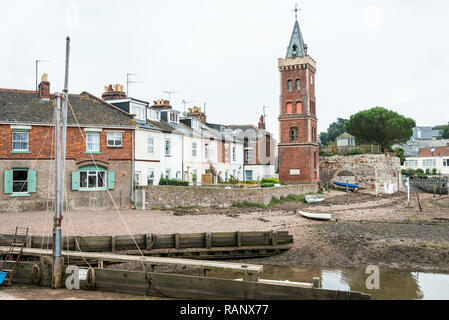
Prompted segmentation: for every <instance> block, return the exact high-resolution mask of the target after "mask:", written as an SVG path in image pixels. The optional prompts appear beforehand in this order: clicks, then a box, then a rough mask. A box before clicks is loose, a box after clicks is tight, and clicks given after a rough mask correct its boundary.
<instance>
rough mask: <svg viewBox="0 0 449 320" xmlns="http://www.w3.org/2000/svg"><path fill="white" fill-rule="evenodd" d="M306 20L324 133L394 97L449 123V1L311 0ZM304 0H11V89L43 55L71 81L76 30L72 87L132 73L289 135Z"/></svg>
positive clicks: (226, 119) (4, 48) (419, 115)
mask: <svg viewBox="0 0 449 320" xmlns="http://www.w3.org/2000/svg"><path fill="white" fill-rule="evenodd" d="M299 3H300V7H301V11H300V14H299V20H300V25H301V29H302V32H303V36H304V38H305V41H306V42H307V44H308V47H309V54H310V55H311V56H312V57H313V58H314V59H315V60H316V61H317V65H318V73H317V77H316V84H317V92H316V94H317V113H318V118H319V129H320V131H323V130H326V129H327V127H328V126H329V124H330V123H331V122H333V121H334V120H335V119H336V118H337V117H343V118H347V117H349V116H350V115H351V114H353V113H355V112H357V111H360V110H363V109H366V108H371V107H374V106H384V107H387V108H390V109H393V110H395V111H397V112H399V113H401V114H404V115H406V116H409V117H412V118H414V119H415V120H416V121H417V124H418V125H436V124H443V123H447V122H448V121H449V111H448V108H449V90H448V82H449V81H448V76H449V62H448V57H449V41H448V31H449V1H447V0H429V1H424V0H340V1H335V0H304V1H299ZM294 4H295V1H294V0H264V1H262V0H258V1H256V0H245V1H241V0H240V1H238V0H227V1H215V0H188V1H186V0H164V1H155V0H151V1H143V0H142V1H137V0H135V1H117V0H108V1H103V0H98V1H95V0H90V1H89V0H81V1H61V0H48V1H44V0H40V1H36V0H33V1H15V2H13V1H8V2H6V3H4V4H3V6H2V9H1V11H0V30H1V35H2V41H1V45H0V87H3V88H21V89H31V90H32V89H34V86H35V69H34V68H35V60H36V59H50V60H51V62H50V63H43V64H41V67H40V73H42V72H47V73H49V80H50V81H51V83H52V92H54V91H60V90H61V89H62V87H63V76H64V74H63V73H64V50H65V37H66V36H67V35H70V37H71V39H72V55H71V75H70V92H73V93H80V92H82V91H89V92H91V93H93V94H95V95H97V96H101V93H102V92H103V87H104V86H105V85H107V84H109V83H111V84H114V83H120V84H125V82H126V73H137V74H139V77H137V78H136V80H140V81H142V83H139V84H134V85H133V86H132V87H131V88H130V95H131V96H133V97H135V98H138V99H143V100H148V101H153V100H156V99H159V98H167V96H166V95H164V94H163V91H164V90H173V91H178V92H179V93H178V94H176V95H175V96H174V98H173V99H172V100H173V104H174V106H175V107H176V108H177V109H179V110H180V111H182V109H183V106H182V104H181V101H182V99H186V100H187V101H193V102H194V103H191V104H190V105H189V107H191V106H193V105H199V106H202V104H203V103H204V102H207V113H208V121H210V122H215V123H223V124H249V123H253V124H257V121H258V118H259V116H260V115H261V114H262V110H263V109H262V107H263V106H270V107H271V108H270V109H268V110H267V113H268V115H269V116H270V117H269V118H268V119H267V120H268V129H269V130H270V131H272V132H274V133H276V134H277V133H278V122H277V116H278V112H279V91H280V89H279V72H278V69H277V59H278V58H280V57H285V54H286V48H287V45H288V42H289V39H290V35H291V32H292V29H293V24H294V13H293V12H291V10H292V9H293V8H294Z"/></svg>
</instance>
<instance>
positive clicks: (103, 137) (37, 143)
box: [0, 125, 133, 161]
mask: <svg viewBox="0 0 449 320" xmlns="http://www.w3.org/2000/svg"><path fill="white" fill-rule="evenodd" d="M106 130H108V129H103V131H102V132H101V134H100V151H101V154H93V155H92V156H93V157H94V159H95V160H100V161H110V160H131V159H132V132H133V130H122V129H110V130H111V131H114V130H116V131H123V147H122V148H110V147H108V146H107V132H106ZM12 131H13V129H12V128H11V126H10V125H0V159H36V158H38V159H50V158H54V145H53V141H54V128H51V127H44V126H32V128H31V130H30V131H29V150H30V153H11V151H12ZM47 135H48V137H47ZM85 135H86V132H85V131H84V128H81V130H80V129H78V128H74V127H68V128H67V159H73V160H75V161H84V160H91V159H92V158H91V155H90V154H86V143H85V142H84V140H83V136H84V139H86V137H85ZM45 137H47V140H45ZM39 152H40V154H39Z"/></svg>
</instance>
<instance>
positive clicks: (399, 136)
mask: <svg viewBox="0 0 449 320" xmlns="http://www.w3.org/2000/svg"><path fill="white" fill-rule="evenodd" d="M345 126H346V131H347V132H348V133H350V134H352V135H353V136H354V137H356V139H357V141H358V142H359V143H367V144H378V145H380V146H381V147H382V150H385V149H386V148H390V147H391V146H392V145H393V144H402V143H405V142H407V141H408V140H409V139H410V137H411V136H412V135H413V128H414V127H416V123H415V121H414V120H413V119H410V118H406V117H404V116H402V115H400V114H398V113H396V112H394V111H391V110H387V109H385V108H381V107H376V108H372V109H370V110H365V111H361V112H359V113H357V114H355V115H353V116H351V118H350V119H349V121H347V122H346V124H345Z"/></svg>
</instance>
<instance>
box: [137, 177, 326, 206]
mask: <svg viewBox="0 0 449 320" xmlns="http://www.w3.org/2000/svg"><path fill="white" fill-rule="evenodd" d="M144 189H145V190H146V192H145V193H146V195H145V196H146V207H147V208H149V209H151V208H154V207H162V208H176V207H178V206H185V207H188V206H199V207H210V206H218V207H230V206H232V205H233V204H234V203H240V202H244V201H248V202H253V203H264V204H267V203H269V202H270V201H271V199H272V198H273V197H276V198H278V199H279V198H280V197H281V196H282V197H287V196H289V195H292V194H293V195H301V194H307V193H312V192H316V191H317V190H318V187H317V184H314V183H305V184H298V185H294V186H282V187H280V188H266V189H261V188H259V189H223V188H203V187H173V186H152V187H145V188H144Z"/></svg>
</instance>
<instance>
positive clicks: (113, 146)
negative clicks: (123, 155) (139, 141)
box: [108, 146, 123, 148]
mask: <svg viewBox="0 0 449 320" xmlns="http://www.w3.org/2000/svg"><path fill="white" fill-rule="evenodd" d="M108 148H123V146H108Z"/></svg>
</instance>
